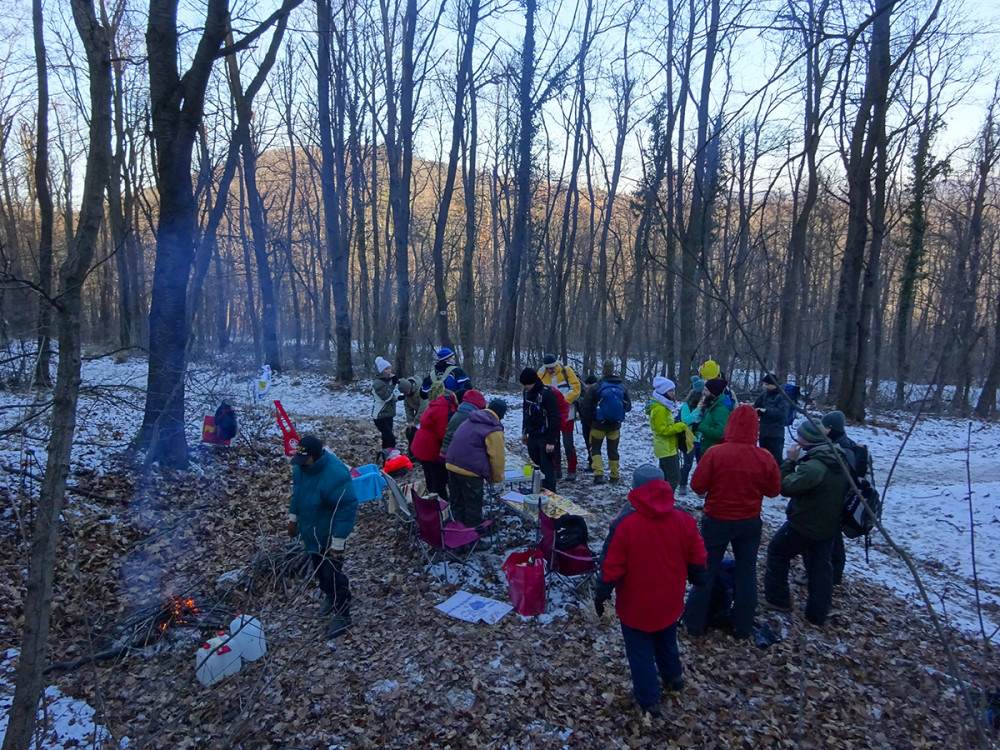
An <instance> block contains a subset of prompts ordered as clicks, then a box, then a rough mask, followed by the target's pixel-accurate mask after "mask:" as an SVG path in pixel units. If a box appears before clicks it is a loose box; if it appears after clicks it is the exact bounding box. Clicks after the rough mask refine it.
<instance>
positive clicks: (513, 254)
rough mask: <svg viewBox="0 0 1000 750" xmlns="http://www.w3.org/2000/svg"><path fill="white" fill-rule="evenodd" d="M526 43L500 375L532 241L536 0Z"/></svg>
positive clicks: (529, 8) (509, 368)
mask: <svg viewBox="0 0 1000 750" xmlns="http://www.w3.org/2000/svg"><path fill="white" fill-rule="evenodd" d="M524 7H525V12H524V45H523V46H522V48H521V77H520V80H519V81H518V91H517V105H518V112H519V120H518V127H519V134H518V144H517V170H516V177H515V179H516V190H517V205H516V207H515V209H514V216H513V232H512V235H511V239H510V245H509V246H508V248H507V268H506V269H505V274H504V286H503V298H504V299H505V300H506V302H507V304H506V306H505V308H504V316H503V320H502V321H501V329H500V346H499V350H498V351H497V359H498V360H499V361H498V363H497V364H498V367H497V376H498V377H499V378H501V379H506V378H508V377H509V376H510V375H511V374H512V373H513V368H514V337H515V335H516V333H517V322H518V300H519V298H520V286H521V284H520V282H521V265H522V261H523V259H524V256H525V254H526V253H527V250H528V246H529V243H530V237H529V234H528V213H529V211H530V197H531V144H532V142H533V140H534V135H535V124H534V116H535V106H534V102H533V100H532V89H533V87H534V81H535V13H536V12H537V7H538V3H537V0H525V3H524Z"/></svg>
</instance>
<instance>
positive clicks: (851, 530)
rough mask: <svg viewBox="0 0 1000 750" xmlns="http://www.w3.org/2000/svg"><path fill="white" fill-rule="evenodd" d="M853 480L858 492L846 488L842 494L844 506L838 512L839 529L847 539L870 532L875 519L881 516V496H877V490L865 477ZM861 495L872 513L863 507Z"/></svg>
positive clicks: (866, 534)
mask: <svg viewBox="0 0 1000 750" xmlns="http://www.w3.org/2000/svg"><path fill="white" fill-rule="evenodd" d="M854 481H855V483H856V484H857V485H858V492H855V491H854V488H853V487H848V488H847V492H846V493H845V495H844V506H843V509H842V511H841V514H840V529H841V531H843V532H844V536H845V537H847V538H848V539H857V538H858V537H862V536H865V537H866V536H868V535H869V534H871V531H872V529H873V528H874V527H875V519H876V518H880V517H881V516H882V498H881V497H879V494H878V490H876V489H875V488H874V487H873V486H872V484H871V482H869V481H868V480H867V479H866V478H865V477H860V478H858V479H855V480H854ZM859 493H860V497H859ZM861 497H863V498H864V499H865V501H866V502H867V503H868V506H869V507H870V508H871V509H872V511H874V515H873V514H872V513H869V512H868V509H867V508H865V506H864V503H862V502H861Z"/></svg>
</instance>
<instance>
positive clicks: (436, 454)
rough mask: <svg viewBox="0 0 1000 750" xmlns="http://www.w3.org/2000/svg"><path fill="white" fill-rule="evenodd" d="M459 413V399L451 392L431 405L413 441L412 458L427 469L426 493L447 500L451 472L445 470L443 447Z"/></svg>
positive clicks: (421, 420) (421, 419) (422, 418)
mask: <svg viewBox="0 0 1000 750" xmlns="http://www.w3.org/2000/svg"><path fill="white" fill-rule="evenodd" d="M457 409H458V397H457V396H455V394H454V393H452V392H450V391H448V392H446V393H445V394H444V395H443V396H439V397H438V398H436V399H434V400H433V401H431V403H430V405H429V406H428V407H427V409H426V411H424V413H423V416H421V417H420V426H419V427H418V428H417V434H416V435H415V436H414V438H413V445H412V449H413V455H414V456H415V457H416V458H417V459H419V460H420V463H421V465H422V466H423V467H424V480H425V481H426V483H427V491H428V492H433V493H435V494H436V495H437V496H438V497H439V498H441V499H442V500H444V501H447V500H448V470H447V469H445V468H444V456H442V455H441V443H442V442H443V441H444V434H445V432H446V431H447V429H448V421H449V420H450V419H451V415H452V414H454V413H455V411H456V410H457Z"/></svg>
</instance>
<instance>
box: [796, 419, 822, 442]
mask: <svg viewBox="0 0 1000 750" xmlns="http://www.w3.org/2000/svg"><path fill="white" fill-rule="evenodd" d="M798 433H799V440H801V441H802V442H803V443H805V444H806V445H819V444H820V443H822V442H823V440H824V438H825V436H824V435H823V430H822V429H821V428H820V427H819V425H816V424H814V423H812V422H810V421H809V420H808V419H807V420H806V421H805V422H802V423H800V424H799V429H798Z"/></svg>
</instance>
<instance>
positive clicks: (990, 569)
mask: <svg viewBox="0 0 1000 750" xmlns="http://www.w3.org/2000/svg"><path fill="white" fill-rule="evenodd" d="M255 376H256V372H253V371H243V372H235V371H232V370H228V371H227V370H225V369H223V370H220V368H218V367H216V366H211V365H201V364H193V365H191V366H190V368H189V377H188V383H187V398H188V412H187V432H188V439H189V441H190V443H191V444H192V445H195V444H197V443H198V442H199V441H200V437H201V423H202V418H203V417H204V415H206V414H212V413H214V411H215V407H216V406H217V405H218V402H219V401H220V400H221V399H223V398H225V399H227V400H229V401H230V403H232V404H233V405H234V406H235V407H236V409H237V413H238V415H239V418H240V423H241V438H242V439H261V440H267V441H278V440H280V433H279V431H278V429H277V425H276V422H275V419H274V408H273V406H272V403H271V402H272V401H273V400H274V399H279V400H280V401H281V402H282V404H283V405H284V407H285V409H286V410H287V411H288V413H289V414H290V415H291V417H292V419H293V421H294V422H295V423H296V426H297V428H298V430H299V433H300V434H304V433H305V432H307V431H309V430H311V429H315V427H316V425H317V424H318V420H319V419H321V418H323V417H327V416H337V417H344V418H349V419H350V418H354V419H360V420H366V419H370V415H371V393H370V389H369V386H368V383H367V381H362V382H361V383H360V384H359V385H356V386H352V387H350V388H346V389H343V388H339V387H336V386H333V387H331V386H330V378H328V377H323V376H319V375H314V374H301V375H280V376H276V377H275V379H274V382H273V385H272V388H271V391H270V392H269V393H268V394H267V396H266V398H265V399H264V400H262V401H260V402H255V401H254V398H253V395H252V390H251V384H252V381H253V380H254V378H255ZM83 380H84V390H83V392H82V393H81V398H80V408H79V413H78V419H77V437H76V440H75V443H74V450H73V471H75V472H96V473H101V472H103V471H106V470H107V469H108V468H110V467H111V466H112V465H113V461H112V460H111V457H112V456H113V455H114V454H116V453H118V452H119V451H121V449H122V448H124V447H125V446H126V445H127V444H128V442H129V441H130V440H131V439H132V438H133V436H134V435H135V434H136V432H137V430H138V428H139V425H140V424H141V422H142V408H143V400H144V394H143V388H144V386H145V381H146V366H145V363H144V362H143V361H141V360H128V361H126V362H123V363H120V364H116V363H114V362H113V361H112V360H111V359H110V358H107V357H105V358H100V359H95V360H91V361H87V362H85V364H84V369H83ZM630 390H631V393H632V399H633V403H634V408H633V409H632V412H631V413H630V414H629V415H628V416H627V419H626V422H625V425H624V427H623V429H622V441H621V446H620V452H621V456H622V459H621V469H622V476H623V480H624V482H625V483H627V482H628V481H629V480H630V479H631V472H632V470H633V469H634V468H635V467H637V466H638V465H640V464H642V463H646V462H654V461H655V459H654V457H653V451H652V436H651V433H650V430H649V426H648V424H647V422H646V415H645V413H644V407H645V403H646V397H647V395H648V386H646V387H645V388H642V387H640V386H636V385H634V384H630ZM485 395H486V397H487V399H490V398H492V397H494V396H499V397H501V398H505V399H506V401H507V403H508V405H509V406H510V410H509V412H508V414H507V417H506V419H505V420H504V426H505V431H506V434H507V446H508V451H509V452H510V454H511V455H510V457H509V458H508V466H509V467H510V468H514V467H519V466H521V465H523V463H525V462H526V461H527V454H526V451H525V450H524V449H523V446H521V445H520V443H519V441H518V437H519V435H520V424H521V412H520V409H519V408H518V407H519V406H520V392H519V391H511V392H507V393H499V392H494V391H486V392H485ZM30 401H31V399H29V398H28V397H27V396H25V394H24V393H21V392H18V393H11V392H8V391H2V392H0V429H6V428H9V427H10V426H12V425H14V424H18V423H19V422H21V421H22V420H24V419H25V417H26V416H27V415H28V414H30V413H31V411H32V409H33V408H37V406H36V407H32V405H31V404H30ZM399 414H400V416H401V415H402V409H401V408H400V409H399ZM816 416H818V413H817V415H816ZM873 416H874V418H872V419H870V423H869V425H868V426H865V427H853V428H850V429H849V433H848V434H849V435H850V436H851V437H852V438H853V439H854V440H856V441H857V442H859V443H864V444H866V445H868V447H869V449H870V450H871V452H872V456H873V460H874V465H875V478H876V484H877V486H878V489H879V491H880V492H882V495H883V498H884V500H885V509H884V514H883V523H884V525H885V528H886V530H887V531H888V533H889V534H890V535H891V537H892V539H893V540H894V541H895V543H896V544H897V545H899V546H900V547H902V548H903V549H904V550H905V551H906V552H908V553H909V555H910V556H911V557H912V559H913V561H914V564H915V565H916V567H917V568H918V570H919V572H920V575H921V578H922V580H923V581H924V585H925V587H926V588H927V591H928V593H929V595H930V597H931V599H932V601H933V602H934V604H935V607H936V608H937V610H938V612H939V614H942V615H943V616H944V617H945V619H946V621H947V623H948V624H950V625H952V626H953V627H956V628H958V629H960V630H963V631H966V632H969V633H973V634H975V633H980V632H985V634H986V635H987V636H990V635H992V634H993V633H994V632H995V631H996V630H997V629H998V628H1000V461H997V460H996V457H995V451H996V446H997V445H998V444H1000V425H997V424H994V423H981V422H971V423H970V422H968V421H960V420H953V419H942V418H922V419H921V420H920V421H919V423H918V424H917V425H916V427H915V429H914V431H913V434H912V436H911V437H910V438H909V440H908V441H907V442H906V444H905V447H904V448H903V450H902V452H901V453H900V448H901V447H903V442H904V438H905V435H906V431H907V429H908V427H909V424H910V421H911V420H912V418H913V417H912V415H911V414H905V413H901V414H893V413H878V414H876V415H873ZM970 424H971V431H970ZM373 433H374V428H373ZM576 442H577V449H578V450H581V449H582V437H581V436H580V434H579V427H577V435H576ZM45 444H46V435H45V433H44V427H43V426H42V425H41V424H39V423H38V422H37V421H36V422H33V423H29V424H27V425H26V426H25V428H24V430H23V431H22V434H21V436H20V437H19V438H15V439H5V440H4V441H3V442H2V443H0V464H2V465H4V466H6V467H9V468H10V469H14V470H15V471H16V469H17V468H18V467H21V466H23V465H24V464H25V462H26V463H27V464H28V466H29V468H31V471H32V473H34V474H36V475H38V476H40V475H41V473H42V468H43V467H44V464H45ZM790 444H791V436H790V433H789V435H788V436H787V437H786V446H787V445H790ZM27 451H33V454H30V453H28V452H27ZM897 454H898V458H897ZM193 458H194V460H195V461H197V453H193ZM894 461H895V462H896V465H895V467H894V469H893V473H892V479H891V483H890V485H889V486H888V487H887V488H886V487H885V483H886V480H887V478H888V476H889V470H890V468H891V467H892V465H893V462H894ZM36 464H37V465H36ZM192 470H193V471H198V470H199V467H198V466H197V464H196V463H195V464H194V465H193V466H192ZM967 474H968V477H967ZM579 476H580V480H581V482H586V481H589V479H590V475H588V474H585V473H583V472H582V471H581V472H580V475H579ZM70 480H71V482H72V481H73V477H72V475H71V478H70ZM18 481H22V482H25V481H26V482H28V483H29V484H30V483H31V481H34V486H33V489H34V490H37V480H23V479H20V480H19V479H18V478H17V477H16V476H15V475H14V474H12V473H11V472H10V471H0V486H2V485H3V484H4V483H9V484H13V483H15V482H18ZM579 486H580V483H578V484H577V487H579ZM970 487H971V492H970ZM11 489H13V487H12V488H11ZM599 492H605V493H610V492H615V493H618V494H622V495H624V491H623V490H622V489H620V488H615V489H614V490H612V489H608V488H606V487H605V488H602V489H601V490H599ZM12 494H13V493H12ZM606 497H610V495H606ZM69 501H70V502H73V501H74V499H73V498H72V497H71V498H70V499H69ZM682 501H684V502H687V503H689V504H690V503H696V502H697V499H696V498H695V497H694V496H693V495H688V496H687V497H685V498H682ZM784 506H785V501H784V500H783V499H782V498H773V499H772V498H767V499H765V501H764V518H765V520H766V521H767V522H768V523H769V524H770V525H771V526H772V527H775V528H776V527H777V526H778V525H779V524H780V523H781V522H782V521H783V520H784ZM970 507H971V514H972V517H973V518H974V525H972V524H970ZM12 512H13V510H12V509H11V508H3V509H2V510H0V513H2V514H3V515H8V514H11V513H12ZM970 527H971V528H972V529H973V530H974V534H973V533H971V532H970ZM604 532H605V528H604V527H602V526H598V527H597V528H594V529H593V530H592V536H593V537H594V538H595V539H599V538H601V537H602V536H603V534H604ZM973 543H974V545H975V556H973V554H972V548H973ZM763 554H764V551H763V550H762V551H761V558H762V559H761V563H762V562H763ZM486 557H487V558H488V559H489V561H490V563H496V564H497V566H499V563H500V562H502V557H500V556H499V555H493V554H491V555H489V556H486ZM868 557H869V559H868V561H867V562H866V560H865V551H864V543H863V540H858V541H850V540H848V541H847V571H846V575H848V576H850V577H854V578H855V579H857V578H862V579H865V580H869V581H872V582H878V583H882V584H885V585H886V586H888V587H889V588H891V589H892V590H894V591H895V592H896V593H897V594H898V595H899V596H901V597H903V598H905V599H906V600H908V601H910V602H912V603H913V605H914V606H916V607H923V602H922V600H921V599H920V597H919V595H918V589H917V586H916V583H915V582H914V579H913V576H912V575H911V574H910V572H909V570H908V568H907V567H906V565H905V564H904V563H903V561H902V560H901V559H900V558H899V557H898V556H897V555H896V554H895V553H894V552H893V551H892V549H891V548H890V546H889V544H888V543H887V542H886V540H885V539H884V538H882V536H881V534H879V533H877V532H876V533H875V534H873V537H872V548H871V549H870V550H869V556H868ZM459 567H460V566H451V568H452V570H451V574H450V577H451V578H452V579H454V577H455V576H462V578H461V583H462V584H463V585H464V586H465V587H466V588H469V589H470V590H476V581H477V579H478V576H479V574H478V573H476V572H475V571H474V570H458V571H456V568H459ZM974 568H975V570H974ZM437 572H438V574H439V576H441V575H442V574H443V571H437ZM974 573H975V574H978V579H979V599H980V603H981V606H980V608H979V609H978V610H977V605H976V593H975V586H974V583H973V576H974ZM442 577H443V576H442ZM466 579H467V580H466ZM554 592H558V589H554ZM559 596H560V595H559V594H558V593H556V598H555V599H554V600H553V601H552V602H550V608H549V612H548V613H547V614H546V615H545V616H544V617H545V618H547V619H552V618H554V617H559V616H561V615H563V614H565V602H564V601H563V600H562V599H561V598H559ZM980 611H981V612H982V615H981V616H982V625H980V615H979V613H978V612H980ZM509 616H517V615H516V614H515V613H512V614H511V615H509ZM10 658H11V655H10V654H9V653H8V656H7V660H6V661H5V665H8V664H9V661H10ZM4 668H5V669H6V668H7V667H6V666H5V667H4ZM49 690H50V691H51V690H54V688H50V689H49ZM8 692H9V687H8V686H7V685H2V684H0V696H2V695H3V694H5V693H8ZM46 695H47V698H48V699H49V700H50V701H51V702H52V705H50V706H49V709H48V710H49V711H50V716H52V715H53V714H52V712H53V710H54V707H55V706H62V705H63V704H62V702H63V701H66V700H68V699H61V698H60V697H59V696H57V695H49V693H48V692H47V694H46ZM3 700H7V699H4V698H0V701H3ZM0 705H4V704H2V703H0ZM77 708H79V707H77ZM83 708H86V707H85V706H83ZM67 710H75V709H69V708H68V709H67ZM81 710H82V709H81ZM67 716H72V714H67ZM66 724H67V726H73V727H76V728H75V729H73V730H72V731H74V732H75V731H84V732H89V734H87V735H86V736H87V737H93V735H94V732H95V731H98V732H100V731H103V729H101V728H96V729H95V727H94V726H92V725H89V724H88V720H87V719H86V718H85V717H83V716H82V715H77V716H76V717H75V718H71V719H67V722H66ZM59 736H60V739H61V740H62V741H65V740H67V739H70V738H71V737H75V736H76V735H70V734H61V735H59ZM60 746H61V745H60Z"/></svg>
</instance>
